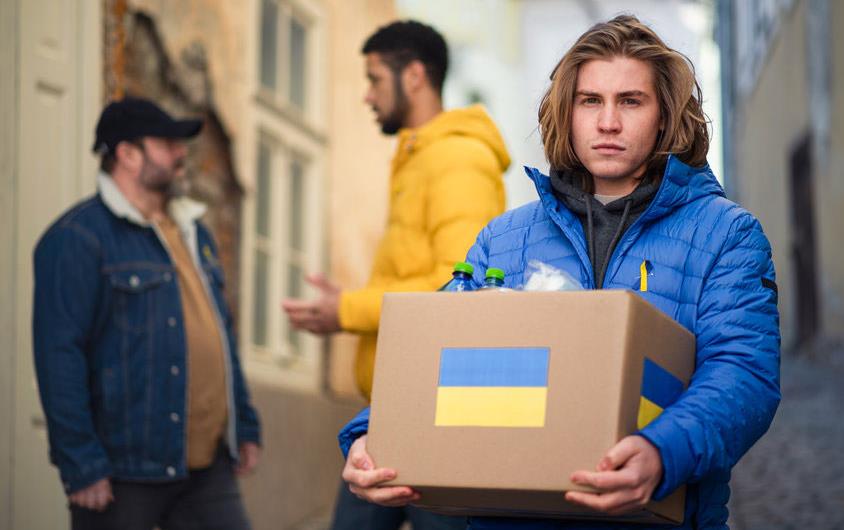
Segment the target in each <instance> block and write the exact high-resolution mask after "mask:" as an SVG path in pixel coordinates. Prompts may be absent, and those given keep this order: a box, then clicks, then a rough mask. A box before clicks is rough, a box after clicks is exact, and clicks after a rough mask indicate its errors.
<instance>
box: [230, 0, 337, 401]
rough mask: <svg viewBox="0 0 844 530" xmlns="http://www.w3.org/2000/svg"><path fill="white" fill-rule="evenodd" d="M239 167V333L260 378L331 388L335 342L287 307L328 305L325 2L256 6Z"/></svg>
mask: <svg viewBox="0 0 844 530" xmlns="http://www.w3.org/2000/svg"><path fill="white" fill-rule="evenodd" d="M254 7H255V10H256V13H255V17H254V18H253V19H252V20H253V21H254V22H253V24H254V25H253V28H254V31H252V34H253V35H254V37H253V40H252V43H253V44H252V46H253V50H254V54H255V57H256V59H257V60H256V61H255V62H254V63H252V65H253V69H252V72H251V73H250V74H249V77H248V79H249V80H250V85H251V86H250V89H251V92H252V94H253V97H252V100H251V104H250V105H249V106H248V108H247V109H245V112H244V121H245V124H244V127H243V129H242V130H243V131H244V132H243V134H242V135H241V138H242V141H243V142H244V146H245V149H243V150H241V151H240V152H241V156H242V158H240V159H239V163H240V167H241V168H242V170H241V171H242V174H243V175H244V182H245V183H246V184H247V194H246V198H245V201H244V209H243V225H242V226H243V232H242V234H243V238H242V245H241V247H240V248H241V260H242V261H241V263H242V267H241V271H242V272H241V274H242V277H241V285H242V286H243V287H244V288H243V289H242V291H241V297H240V311H241V313H240V314H241V315H242V318H241V329H240V333H239V339H240V346H241V351H242V352H243V357H244V363H245V366H246V369H247V370H248V371H249V374H250V377H262V378H266V379H264V380H265V381H266V382H268V383H269V384H274V385H276V384H277V385H281V386H284V387H287V388H293V389H296V390H301V391H306V392H319V391H320V390H321V389H322V387H323V378H324V374H323V368H324V366H325V364H324V347H325V341H324V340H323V339H321V338H319V337H316V336H314V335H311V334H309V333H304V332H298V331H296V330H295V329H293V328H292V327H291V326H289V325H288V321H287V318H286V315H285V314H284V311H283V309H282V308H281V301H282V300H283V299H285V298H305V299H312V298H314V297H315V296H317V295H318V293H317V292H315V290H314V289H312V288H311V287H310V286H308V285H307V284H306V283H305V281H304V277H305V275H306V274H309V273H316V272H320V271H324V270H325V265H326V263H325V260H324V256H325V253H326V249H325V237H324V232H323V223H324V217H325V205H326V201H324V199H323V197H324V194H323V192H322V190H323V186H324V183H323V182H322V176H323V175H324V173H325V168H326V165H327V156H326V155H327V145H326V140H325V138H326V133H325V126H326V122H325V113H324V108H325V105H324V102H325V96H326V74H325V69H324V68H322V69H320V68H319V67H318V66H319V65H325V64H327V61H326V58H325V56H324V54H325V51H326V46H325V42H324V41H325V29H324V21H325V20H326V13H325V9H324V6H323V4H322V2H320V1H318V0H255V3H254Z"/></svg>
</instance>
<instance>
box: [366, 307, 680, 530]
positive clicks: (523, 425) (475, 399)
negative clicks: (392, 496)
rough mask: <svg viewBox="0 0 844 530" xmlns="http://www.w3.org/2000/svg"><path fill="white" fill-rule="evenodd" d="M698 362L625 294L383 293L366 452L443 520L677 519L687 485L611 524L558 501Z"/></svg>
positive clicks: (659, 317) (676, 335) (669, 327)
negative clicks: (575, 476)
mask: <svg viewBox="0 0 844 530" xmlns="http://www.w3.org/2000/svg"><path fill="white" fill-rule="evenodd" d="M694 354H695V341H694V337H693V336H692V334H691V333H689V332H688V331H687V330H686V329H685V328H683V327H682V326H680V325H679V324H677V323H676V322H674V321H673V320H672V319H671V318H669V317H668V316H666V315H665V314H664V313H662V312H661V311H659V310H658V309H656V308H654V307H653V306H652V305H650V304H649V303H647V302H646V301H645V300H643V299H642V298H641V297H640V296H639V295H637V294H634V293H632V292H630V291H610V290H606V291H579V292H478V293H395V294H387V295H385V297H384V305H383V309H382V313H381V324H380V330H379V336H378V350H377V356H376V363H375V380H374V386H373V391H372V411H371V421H370V430H369V437H368V439H367V445H368V450H369V452H370V454H371V455H372V457H373V459H374V460H375V462H376V464H377V465H378V466H379V467H390V468H395V469H396V470H397V471H398V477H397V479H396V480H395V481H394V483H395V484H397V485H408V486H412V487H414V488H415V489H417V490H418V491H419V492H420V493H421V496H422V498H421V500H420V501H419V502H418V505H419V506H421V507H424V508H427V509H431V510H433V511H438V512H441V513H452V514H461V515H502V516H533V517H555V518H566V519H600V520H617V521H629V522H652V523H681V522H682V520H683V508H684V497H685V488H681V489H679V490H678V491H676V492H674V493H673V494H672V495H670V496H669V497H668V498H666V499H664V500H662V501H661V502H652V503H650V504H649V505H648V506H647V509H645V510H642V511H641V512H637V513H634V514H630V515H627V516H624V517H617V518H614V517H610V516H606V515H602V514H598V513H595V512H592V511H589V510H587V509H584V508H580V507H578V506H576V505H572V504H569V503H567V502H565V499H564V495H563V492H564V491H566V490H573V489H574V490H581V491H588V488H583V487H579V486H575V485H574V484H572V483H571V482H570V481H569V476H570V475H571V473H572V472H573V471H576V470H579V469H588V470H592V469H594V468H595V466H596V465H597V463H598V461H599V459H600V458H601V457H602V456H603V455H604V453H605V452H606V451H607V450H608V449H609V448H610V447H612V446H613V445H614V444H615V443H616V442H618V441H619V440H620V439H622V438H623V437H625V436H627V435H629V434H631V433H634V432H636V431H637V424H638V423H639V422H640V420H641V421H643V422H644V421H647V420H648V419H649V418H652V417H654V415H655V414H658V413H659V411H660V410H661V409H660V408H659V407H658V403H661V404H662V405H663V406H667V404H668V403H669V402H670V401H671V400H674V399H676V397H677V396H678V395H679V394H680V393H682V391H683V390H684V389H685V388H686V386H687V385H688V382H689V378H690V376H691V374H692V371H693V369H694ZM643 379H647V381H644V383H645V384H644V387H645V388H643ZM643 392H644V394H647V396H648V398H650V399H649V400H646V399H643V396H642V394H643ZM654 402H657V404H655V403H654ZM640 414H641V415H642V418H641V419H640Z"/></svg>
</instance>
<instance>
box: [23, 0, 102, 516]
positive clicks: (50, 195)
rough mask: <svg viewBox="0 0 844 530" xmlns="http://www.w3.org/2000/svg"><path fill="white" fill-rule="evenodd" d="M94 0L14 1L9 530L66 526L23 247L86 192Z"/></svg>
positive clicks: (97, 71)
mask: <svg viewBox="0 0 844 530" xmlns="http://www.w3.org/2000/svg"><path fill="white" fill-rule="evenodd" d="M101 4H102V2H94V1H90V0H17V12H18V17H19V18H18V21H19V26H18V29H19V34H18V35H19V37H18V38H19V41H18V42H19V47H18V81H19V84H18V98H19V99H18V113H17V114H18V138H17V169H18V171H17V179H16V189H15V193H16V195H17V197H16V198H17V212H16V217H17V219H16V222H15V226H16V241H15V246H14V249H13V250H14V255H15V260H16V266H15V270H16V290H15V293H14V298H15V307H16V312H15V318H16V326H15V342H16V347H15V352H16V359H15V398H14V399H15V402H14V410H15V412H14V414H15V422H14V433H15V434H14V439H13V440H14V446H13V483H14V488H13V492H12V495H13V501H12V512H13V513H12V517H11V519H12V528H15V529H32V530H40V529H45V530H46V529H59V528H67V527H68V512H67V508H66V499H65V495H64V492H63V490H62V488H61V485H60V482H59V479H58V473H57V471H56V469H55V468H54V467H52V466H51V465H50V464H49V462H48V454H47V437H46V430H45V427H44V420H43V414H42V412H41V405H40V401H39V398H38V394H37V391H36V386H35V378H34V371H33V365H32V348H31V345H32V340H31V330H30V321H31V315H32V265H31V263H32V249H33V247H34V245H35V242H36V241H37V239H38V237H39V236H40V235H41V233H42V232H43V231H44V229H45V228H46V227H47V226H48V225H49V224H50V223H51V222H52V221H53V220H54V219H55V218H56V217H57V216H58V215H59V214H60V213H61V212H62V211H63V210H65V209H66V208H68V207H69V206H70V205H72V204H73V203H74V202H76V201H77V200H79V199H80V198H81V197H82V196H84V195H87V194H88V193H90V192H92V191H93V189H94V184H95V174H96V173H95V171H96V161H95V159H94V157H93V155H92V154H91V151H90V149H91V144H92V143H93V129H94V123H95V120H96V118H97V115H98V112H99V110H100V106H101V102H102V98H101V94H102V89H101V86H102V70H101V63H102V61H101V55H102V40H103V21H102V16H101V9H102V8H101Z"/></svg>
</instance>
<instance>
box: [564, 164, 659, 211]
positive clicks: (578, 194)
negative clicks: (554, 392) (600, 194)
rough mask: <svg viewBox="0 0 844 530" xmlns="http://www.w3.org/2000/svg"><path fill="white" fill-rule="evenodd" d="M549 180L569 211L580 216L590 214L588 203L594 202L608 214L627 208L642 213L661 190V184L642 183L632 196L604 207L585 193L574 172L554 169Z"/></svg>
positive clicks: (626, 196) (629, 195) (592, 196)
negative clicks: (659, 189) (628, 205)
mask: <svg viewBox="0 0 844 530" xmlns="http://www.w3.org/2000/svg"><path fill="white" fill-rule="evenodd" d="M549 178H550V179H551V188H552V189H553V190H554V192H555V194H556V196H557V198H559V199H560V200H561V201H563V202H564V203H565V205H566V206H567V207H568V209H569V210H571V211H573V212H574V213H576V214H580V215H585V214H587V213H588V211H589V208H587V201H594V203H595V204H596V206H598V207H600V208H601V209H604V210H606V211H608V212H620V211H623V210H625V208H627V209H629V211H630V212H641V211H643V210H644V209H645V208H647V206H648V204H650V202H651V199H652V198H653V197H654V195H656V191H657V189H658V188H659V184H658V183H655V182H650V183H647V184H644V183H642V184H639V185H638V186H637V187H636V189H634V190H633V191H632V192H631V193H630V194H628V195H625V196H624V197H620V198H619V199H616V200H614V201H612V202H610V203H607V204H606V205H603V204H600V203H599V202H598V201H597V199H595V197H594V195H592V194H591V193H587V192H585V191H583V188H582V186H581V185H580V178H581V177H579V176H578V175H577V174H575V173H574V172H572V171H557V170H555V169H552V170H551V172H550V175H549ZM628 202H629V203H630V207H629V208H628V207H627V206H626V203H628Z"/></svg>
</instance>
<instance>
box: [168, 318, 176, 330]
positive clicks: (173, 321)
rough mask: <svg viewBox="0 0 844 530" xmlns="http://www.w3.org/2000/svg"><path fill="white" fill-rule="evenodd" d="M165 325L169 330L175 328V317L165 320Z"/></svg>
mask: <svg viewBox="0 0 844 530" xmlns="http://www.w3.org/2000/svg"><path fill="white" fill-rule="evenodd" d="M167 325H168V326H170V327H171V328H175V327H176V317H170V318H168V319H167Z"/></svg>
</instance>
